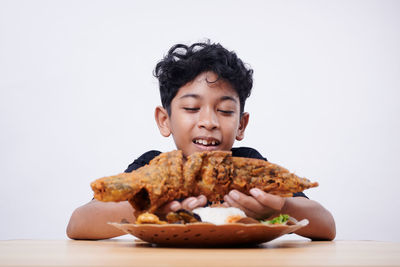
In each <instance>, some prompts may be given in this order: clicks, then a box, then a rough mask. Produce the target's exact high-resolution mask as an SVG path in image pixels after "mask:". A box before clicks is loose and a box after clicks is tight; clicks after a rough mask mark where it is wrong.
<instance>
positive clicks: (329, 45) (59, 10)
mask: <svg viewBox="0 0 400 267" xmlns="http://www.w3.org/2000/svg"><path fill="white" fill-rule="evenodd" d="M399 11H400V2H399V1H317V0H316V1H231V0H229V1H211V0H210V1H205V0H202V1H196V2H192V1H183V0H182V1H159V2H157V1H136V2H135V1H0V127H1V128H0V157H1V158H0V168H1V169H0V177H1V184H0V186H1V187H0V188H1V201H0V214H1V215H0V216H1V220H0V239H15V238H18V239H26V238H42V239H64V238H67V237H66V235H65V228H66V225H67V223H68V220H69V217H70V215H71V213H72V212H73V210H74V209H75V208H77V207H78V206H80V205H83V204H85V203H86V202H88V201H89V200H90V199H91V198H92V191H91V189H90V187H89V184H90V182H91V181H93V180H95V179H97V178H99V177H102V176H106V175H112V174H116V173H119V172H122V171H124V169H125V168H126V167H127V166H128V164H130V163H131V162H132V161H133V160H134V159H135V158H137V157H138V156H140V155H141V154H142V153H144V152H145V151H148V150H150V149H158V150H162V151H169V150H172V149H174V144H173V141H172V139H171V138H170V139H165V138H163V137H162V136H161V135H160V134H159V132H158V129H157V127H156V124H155V122H154V118H153V117H154V115H153V114H154V108H155V106H157V105H159V104H160V100H159V93H158V83H157V80H156V79H155V78H154V77H153V76H152V71H153V69H154V66H155V64H156V63H157V62H158V61H159V60H160V59H161V58H162V57H163V56H164V55H165V53H166V52H167V51H168V49H169V48H170V47H171V46H172V45H174V44H176V43H180V42H183V43H186V44H190V43H192V42H196V41H202V40H204V39H205V38H210V39H211V41H213V42H220V43H221V44H222V45H224V46H225V47H226V48H228V49H229V50H234V51H235V52H236V53H237V54H238V56H239V57H240V58H242V59H243V61H245V62H247V63H248V64H250V66H251V67H252V68H253V69H254V87H253V94H252V96H251V97H250V98H249V100H248V102H247V104H246V110H247V111H248V112H250V123H249V126H248V129H247V132H246V138H245V140H244V141H242V142H240V143H236V144H235V145H236V146H251V147H254V148H256V149H258V150H259V151H260V152H261V153H262V154H263V155H264V156H266V157H267V158H268V159H269V160H270V161H271V162H274V163H278V164H281V165H283V166H285V167H287V168H288V169H289V170H291V171H294V172H296V173H297V174H299V175H301V176H306V177H308V178H310V179H311V180H313V181H318V182H319V183H320V187H318V188H315V189H311V190H308V191H307V192H306V194H307V195H308V196H309V197H310V198H311V199H315V200H317V201H319V202H320V203H321V204H323V205H324V206H325V207H326V208H327V209H329V210H330V211H331V212H332V214H333V215H334V217H335V220H336V224H337V239H361V240H370V239H372V240H390V241H400V230H399V224H398V222H399V219H400V216H399V210H400V204H399V203H400V201H399V197H398V194H399V187H400V182H399V180H400V175H399V173H400V172H399V167H398V166H399V161H400V142H399V137H400V118H399V115H400V114H399V113H400V105H399V104H400V103H399V102H400V101H399V99H400V93H399V90H400V49H399V47H400V30H399V29H400V19H399V18H400V16H399V14H400V12H399Z"/></svg>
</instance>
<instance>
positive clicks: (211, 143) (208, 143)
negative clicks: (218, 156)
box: [195, 139, 217, 146]
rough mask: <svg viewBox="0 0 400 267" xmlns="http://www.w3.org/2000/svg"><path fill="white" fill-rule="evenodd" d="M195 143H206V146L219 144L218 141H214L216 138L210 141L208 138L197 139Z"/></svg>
mask: <svg viewBox="0 0 400 267" xmlns="http://www.w3.org/2000/svg"><path fill="white" fill-rule="evenodd" d="M195 143H197V144H200V145H204V146H207V145H213V146H215V145H216V144H217V142H216V141H214V140H213V141H210V142H208V141H207V140H202V139H198V140H195Z"/></svg>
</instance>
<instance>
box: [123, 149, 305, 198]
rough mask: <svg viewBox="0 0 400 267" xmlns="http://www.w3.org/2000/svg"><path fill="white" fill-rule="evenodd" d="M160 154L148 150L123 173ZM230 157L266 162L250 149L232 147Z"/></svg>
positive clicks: (142, 164) (300, 194) (156, 151)
mask: <svg viewBox="0 0 400 267" xmlns="http://www.w3.org/2000/svg"><path fill="white" fill-rule="evenodd" d="M160 154H161V152H160V151H158V150H150V151H148V152H146V153H144V154H143V155H141V156H140V157H139V158H137V159H136V160H135V161H134V162H132V163H131V164H130V165H129V166H128V168H127V169H126V170H125V172H131V171H133V170H136V169H138V168H140V167H143V166H144V165H146V164H149V162H150V161H151V160H152V159H153V158H155V157H157V156H158V155H160ZM232 156H234V157H242V158H253V159H262V160H265V161H266V160H267V159H266V158H264V157H263V156H262V155H261V154H260V153H259V152H258V151H257V150H255V149H254V148H250V147H234V148H232ZM293 196H294V197H306V198H307V196H306V195H305V194H304V193H303V192H298V193H294V194H293Z"/></svg>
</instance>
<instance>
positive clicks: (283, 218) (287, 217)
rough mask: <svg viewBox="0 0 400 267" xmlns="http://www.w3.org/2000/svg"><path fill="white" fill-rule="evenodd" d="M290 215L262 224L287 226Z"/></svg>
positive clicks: (280, 216)
mask: <svg viewBox="0 0 400 267" xmlns="http://www.w3.org/2000/svg"><path fill="white" fill-rule="evenodd" d="M289 219H290V217H289V215H287V214H280V215H279V216H278V217H275V218H273V219H271V220H265V221H261V223H262V224H286V223H287V222H289Z"/></svg>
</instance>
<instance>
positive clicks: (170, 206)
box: [164, 200, 182, 213]
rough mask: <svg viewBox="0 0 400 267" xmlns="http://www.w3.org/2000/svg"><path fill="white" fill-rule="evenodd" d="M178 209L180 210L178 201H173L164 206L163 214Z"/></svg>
mask: <svg viewBox="0 0 400 267" xmlns="http://www.w3.org/2000/svg"><path fill="white" fill-rule="evenodd" d="M180 208H182V207H181V204H180V203H179V202H178V201H176V200H174V201H171V202H170V203H168V204H167V205H166V207H165V208H164V211H165V213H168V212H170V211H177V210H179V209H180Z"/></svg>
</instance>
